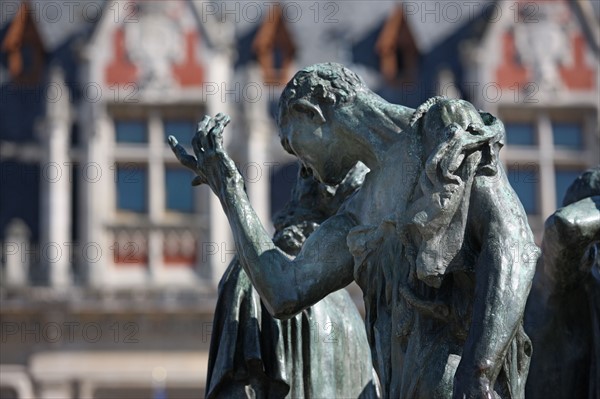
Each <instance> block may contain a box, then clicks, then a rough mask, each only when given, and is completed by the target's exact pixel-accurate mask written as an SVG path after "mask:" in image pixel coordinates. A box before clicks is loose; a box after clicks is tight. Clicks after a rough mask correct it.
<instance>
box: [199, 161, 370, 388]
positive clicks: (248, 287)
mask: <svg viewBox="0 0 600 399" xmlns="http://www.w3.org/2000/svg"><path fill="white" fill-rule="evenodd" d="M367 171H368V170H367V169H366V168H365V167H364V166H363V165H357V167H355V168H354V169H352V171H350V173H349V174H348V176H346V178H345V179H344V181H343V182H342V183H341V184H340V185H338V186H337V187H329V186H325V185H323V184H319V183H318V182H317V181H316V180H315V179H314V178H313V177H312V176H311V175H310V174H308V173H306V170H301V172H300V174H299V176H298V179H297V182H296V185H295V187H294V190H293V192H292V199H291V200H290V202H288V203H287V204H286V206H285V207H284V208H283V209H282V210H281V211H280V212H279V213H278V214H277V215H276V216H275V219H274V224H275V228H276V231H275V236H274V239H273V241H274V242H275V243H276V244H277V246H278V247H279V248H281V249H282V250H283V251H285V252H286V253H287V254H289V255H292V256H295V255H297V253H298V252H299V251H300V248H301V247H302V243H303V242H304V241H305V240H306V238H307V237H308V236H309V235H310V234H311V233H312V232H313V231H314V230H315V229H316V228H317V227H318V225H319V223H321V222H322V221H323V220H325V219H326V218H327V217H329V216H331V215H332V214H335V212H336V211H337V209H338V208H339V207H340V205H341V204H342V203H343V202H344V200H345V199H346V198H347V197H348V196H350V195H352V194H353V193H354V192H355V191H356V190H357V189H358V188H359V187H360V185H361V184H362V181H363V179H364V175H365V173H366V172H367ZM378 396H379V395H378V381H377V376H376V374H375V371H374V370H373V365H372V363H371V354H370V351H369V344H368V342H367V337H366V334H365V331H364V328H363V322H362V319H361V317H360V314H359V313H358V310H357V309H356V306H355V305H354V302H353V301H352V299H351V298H350V295H349V294H348V292H347V291H346V290H339V291H336V292H334V293H332V294H330V295H328V296H326V297H325V298H324V299H323V300H321V301H319V302H317V303H316V304H315V305H313V306H311V307H309V308H307V309H306V310H304V311H303V312H301V313H299V314H298V315H296V316H294V317H291V318H289V319H287V320H277V319H275V318H273V317H272V316H271V315H270V314H269V313H268V312H267V310H266V309H265V308H264V306H263V305H262V303H261V301H260V297H259V296H258V293H257V292H256V291H255V290H254V289H253V288H252V284H251V283H250V279H249V278H248V276H247V275H246V273H245V272H244V270H243V269H242V267H241V265H240V262H239V261H238V259H234V260H233V261H232V262H231V264H230V265H229V267H228V269H227V271H226V272H225V274H224V275H223V278H222V279H221V281H220V283H219V296H218V301H217V307H216V309H215V317H214V323H213V334H212V337H211V345H210V354H209V362H208V377H207V387H206V397H207V398H219V397H221V398H302V397H311V398H342V397H343V398H359V397H360V398H364V399H367V398H377V397H378Z"/></svg>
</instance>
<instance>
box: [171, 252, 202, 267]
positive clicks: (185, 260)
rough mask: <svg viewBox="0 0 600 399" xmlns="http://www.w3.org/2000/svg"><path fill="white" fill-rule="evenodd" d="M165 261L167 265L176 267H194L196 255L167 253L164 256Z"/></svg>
mask: <svg viewBox="0 0 600 399" xmlns="http://www.w3.org/2000/svg"><path fill="white" fill-rule="evenodd" d="M163 262H164V264H165V266H169V267H174V266H185V267H192V266H194V265H195V264H196V255H194V256H183V255H178V256H168V255H165V256H164V257H163Z"/></svg>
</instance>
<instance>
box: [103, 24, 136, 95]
mask: <svg viewBox="0 0 600 399" xmlns="http://www.w3.org/2000/svg"><path fill="white" fill-rule="evenodd" d="M113 54H114V57H113V60H112V62H111V63H110V64H108V65H107V66H106V69H105V79H106V83H107V84H109V85H112V84H125V83H131V82H136V81H137V78H138V68H137V67H136V66H135V65H134V64H133V63H131V61H129V58H128V57H127V49H126V48H125V31H124V30H123V28H119V29H117V30H115V32H114V37H113Z"/></svg>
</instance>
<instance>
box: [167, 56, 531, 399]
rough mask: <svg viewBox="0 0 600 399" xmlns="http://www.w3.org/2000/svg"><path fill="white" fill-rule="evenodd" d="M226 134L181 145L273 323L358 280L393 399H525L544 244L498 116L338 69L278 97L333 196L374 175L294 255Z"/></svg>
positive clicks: (214, 126) (204, 130) (286, 137)
mask: <svg viewBox="0 0 600 399" xmlns="http://www.w3.org/2000/svg"><path fill="white" fill-rule="evenodd" d="M228 122H229V118H228V117H227V116H225V115H222V114H219V115H217V116H216V117H215V118H210V117H206V118H205V119H204V120H203V121H202V122H201V123H200V125H199V127H198V132H197V134H196V136H195V138H194V140H193V143H192V144H193V148H194V153H195V156H192V155H189V154H187V153H186V152H185V150H184V149H183V147H181V146H179V145H178V144H177V141H176V140H175V139H174V138H172V137H171V138H170V140H169V141H170V144H171V147H172V148H173V151H174V152H175V154H176V156H177V158H178V159H179V160H180V161H181V163H182V164H183V165H185V166H187V167H189V168H191V169H192V170H194V171H195V172H196V173H197V174H198V177H196V178H195V179H194V182H193V183H194V184H203V183H206V184H208V185H209V186H210V187H211V189H212V190H213V192H214V193H215V194H216V195H217V196H218V197H219V199H220V201H221V204H222V206H223V209H224V211H225V213H226V214H227V217H228V219H229V223H230V226H231V229H232V232H233V234H234V238H235V242H236V246H237V248H238V256H239V260H240V263H241V265H242V267H243V268H244V270H245V272H246V273H247V274H248V276H249V278H250V280H251V282H252V284H253V286H254V287H255V288H256V290H257V292H258V293H259V294H260V297H261V299H262V301H263V303H264V304H265V306H266V308H267V309H268V311H269V312H270V313H271V314H273V315H274V316H275V317H278V318H289V317H292V316H294V315H295V314H297V313H298V312H300V311H302V310H303V309H305V308H307V307H309V306H311V305H312V304H314V303H316V302H318V301H319V300H321V299H322V298H324V297H325V296H326V295H328V294H329V293H331V292H334V291H336V290H338V289H340V288H343V287H345V286H346V285H348V284H349V283H350V282H352V281H353V280H355V281H357V283H358V284H359V285H360V287H361V288H362V290H363V294H364V301H365V307H366V321H365V323H366V330H367V337H368V340H369V345H370V347H371V352H372V356H373V364H374V366H375V368H376V370H377V373H378V376H379V379H380V382H381V386H382V391H383V396H384V397H395V398H397V397H400V398H450V397H454V398H464V397H468V398H471V397H485V398H492V397H494V396H499V397H503V398H509V397H517V398H520V397H523V395H524V393H523V392H524V384H525V379H526V376H527V371H528V366H529V358H530V355H531V345H530V342H529V340H528V338H527V336H526V335H525V334H524V332H523V329H522V320H523V310H524V307H525V302H526V299H527V295H528V293H529V290H530V287H531V281H532V277H533V273H534V270H535V262H536V260H537V257H538V248H537V247H536V246H535V244H534V241H533V236H532V233H531V230H530V228H529V226H528V224H527V218H526V216H525V212H524V210H523V207H522V206H521V204H520V202H519V200H518V199H517V196H516V194H515V193H514V191H513V190H512V188H511V187H510V185H509V183H508V181H507V178H506V174H505V172H504V170H503V168H502V166H501V164H500V163H499V162H498V151H499V150H500V148H501V146H502V142H503V136H504V128H503V125H502V123H501V122H500V121H499V120H497V119H496V118H495V117H493V116H492V115H490V114H488V113H485V112H481V111H477V110H476V109H475V108H473V106H472V105H471V104H470V103H468V102H466V101H462V100H451V99H445V98H441V97H436V98H433V99H431V100H428V101H427V102H426V103H424V104H423V105H421V106H420V107H418V108H417V109H416V110H413V109H410V108H406V107H403V106H401V105H396V104H390V103H388V102H386V101H385V100H383V99H382V98H381V97H379V96H377V95H376V94H375V93H373V92H372V91H371V90H369V89H368V88H367V87H366V86H365V85H364V83H363V82H362V80H361V79H360V78H359V77H358V76H357V75H356V74H354V73H353V72H351V71H350V70H348V69H346V68H344V67H342V66H341V65H338V64H318V65H314V66H312V67H309V68H306V69H303V70H301V71H300V72H298V73H297V74H296V75H295V76H294V78H293V79H292V81H290V83H288V85H287V86H286V88H285V89H284V91H283V94H282V96H281V100H280V107H279V115H278V124H279V128H280V136H281V140H282V144H283V145H284V147H285V148H286V149H287V150H288V151H289V152H291V153H293V154H295V155H296V156H297V157H298V158H299V159H300V161H301V162H302V163H303V164H304V165H305V167H306V168H307V169H309V170H311V171H312V173H313V174H314V176H315V177H316V178H317V179H318V180H320V181H321V182H324V183H327V184H331V185H335V184H338V183H339V182H340V181H341V180H342V179H343V177H344V176H346V174H347V173H348V171H349V170H350V169H351V168H352V167H353V166H354V165H355V164H356V163H357V162H358V161H362V162H363V163H364V164H365V165H366V166H367V167H368V168H369V169H370V172H369V173H368V174H367V176H366V178H365V181H364V184H363V186H362V187H361V188H360V190H358V192H357V193H356V194H355V195H353V196H352V197H350V198H349V199H348V200H347V201H346V202H345V203H344V204H343V205H342V206H341V207H340V209H339V210H338V212H337V213H336V214H335V215H333V216H331V217H330V218H328V219H327V220H325V221H324V222H323V223H322V224H321V225H320V227H319V228H318V229H317V230H316V231H315V232H314V233H312V234H311V236H310V237H309V238H308V239H307V241H306V242H305V244H304V246H303V248H302V250H301V251H300V253H299V254H298V256H296V257H295V258H293V259H292V258H290V257H288V256H287V255H286V254H285V253H283V252H282V251H281V250H280V249H279V248H277V246H276V245H275V244H273V242H272V241H271V239H270V237H269V236H268V234H267V233H266V231H265V229H264V228H263V226H262V225H261V224H260V221H259V219H258V218H257V216H256V214H255V212H254V210H253V209H252V207H251V206H250V203H249V201H248V198H247V196H246V193H245V190H244V182H243V179H242V177H241V175H240V173H239V172H238V171H237V169H236V167H235V165H234V163H233V161H232V160H231V158H230V157H229V156H228V155H227V153H226V152H225V150H224V148H223V141H222V133H223V129H224V128H225V126H226V125H227V123H228ZM311 367H322V366H321V365H318V364H314V365H311Z"/></svg>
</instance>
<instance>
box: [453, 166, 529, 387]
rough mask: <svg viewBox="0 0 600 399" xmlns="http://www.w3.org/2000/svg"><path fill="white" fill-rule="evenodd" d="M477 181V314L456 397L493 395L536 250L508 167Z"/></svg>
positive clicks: (473, 200) (473, 229)
mask: <svg viewBox="0 0 600 399" xmlns="http://www.w3.org/2000/svg"><path fill="white" fill-rule="evenodd" d="M498 174H499V175H498V176H493V177H487V176H478V177H476V178H475V182H474V183H473V191H472V194H471V211H470V214H469V218H470V219H471V220H470V226H471V227H470V228H469V229H468V230H470V231H469V232H470V233H472V234H474V235H475V236H476V240H475V241H478V245H479V246H480V252H479V256H478V260H477V263H476V266H475V267H476V269H475V275H476V284H475V295H474V304H473V319H472V322H471V327H470V330H469V335H468V337H467V341H466V343H465V347H464V348H463V356H462V359H461V362H460V364H459V367H458V369H457V372H456V375H455V383H454V394H455V397H460V398H462V397H464V396H465V395H466V397H481V396H483V397H486V395H487V396H488V397H492V396H489V395H493V394H492V393H491V392H492V391H491V390H492V389H493V383H494V381H495V379H496V377H497V376H498V373H499V371H500V368H501V367H502V363H503V361H504V360H503V359H504V356H505V354H506V353H507V350H508V348H509V345H511V341H512V339H513V337H514V336H515V334H516V332H517V329H518V327H519V325H520V323H521V320H522V316H523V312H524V309H525V303H526V300H527V296H528V294H529V290H530V289H531V281H532V278H533V274H534V271H535V264H536V261H537V256H538V249H537V247H536V246H535V243H534V242H533V236H532V234H531V231H530V229H529V227H528V225H527V218H526V216H525V212H524V211H523V208H522V207H521V205H520V203H519V202H518V200H517V199H516V198H517V197H516V194H515V193H514V192H513V190H512V188H511V187H510V185H509V184H508V181H507V179H506V176H505V174H504V171H503V170H502V169H500V170H499V171H498Z"/></svg>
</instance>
